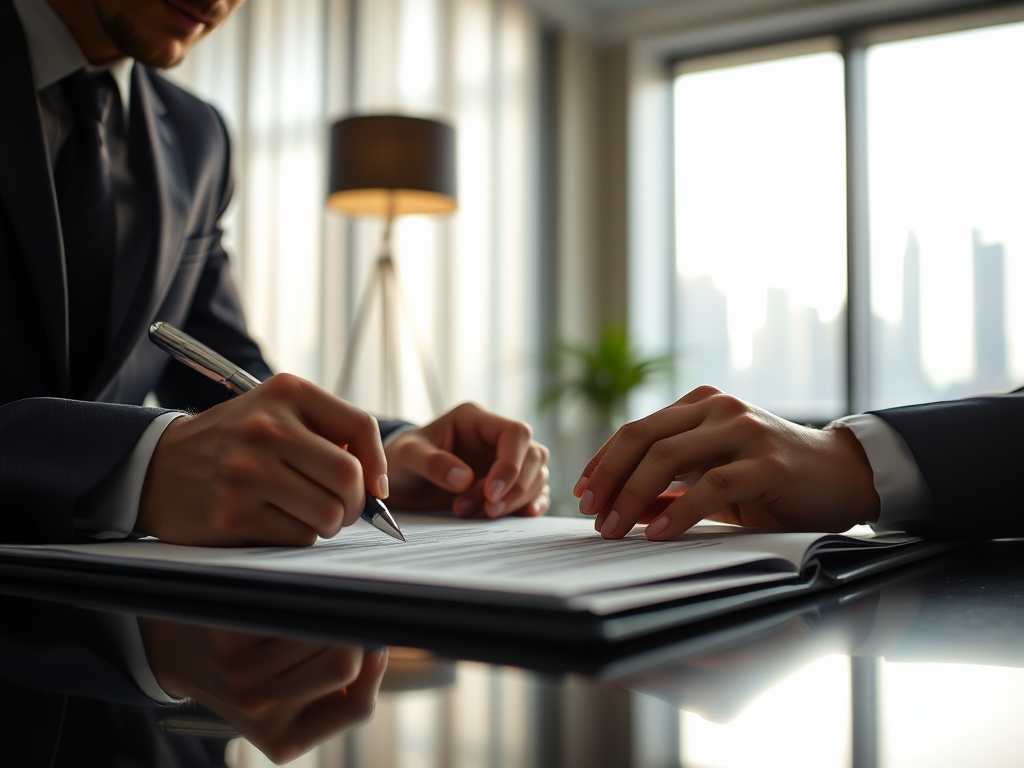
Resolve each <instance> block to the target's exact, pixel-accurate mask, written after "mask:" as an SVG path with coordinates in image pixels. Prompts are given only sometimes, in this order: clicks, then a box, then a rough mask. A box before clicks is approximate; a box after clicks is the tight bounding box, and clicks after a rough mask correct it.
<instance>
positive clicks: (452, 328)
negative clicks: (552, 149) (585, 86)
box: [172, 0, 539, 421]
mask: <svg viewBox="0 0 1024 768" xmlns="http://www.w3.org/2000/svg"><path fill="white" fill-rule="evenodd" d="M538 38H539V33H538V28H537V25H536V22H535V20H534V18H533V16H532V15H531V14H530V13H529V12H528V11H527V10H526V9H525V8H524V7H523V6H521V5H520V4H519V3H518V2H514V1H513V0H348V1H347V2H345V1H344V0H341V1H339V0H251V2H249V3H248V4H246V5H244V6H243V7H242V8H241V9H240V11H239V13H238V15H237V17H236V18H234V19H232V20H231V21H230V22H229V23H228V24H227V25H226V26H225V28H224V29H223V30H220V31H218V32H217V33H216V34H215V35H213V36H211V38H210V39H209V40H207V41H205V42H204V43H203V44H201V45H200V46H199V47H198V48H197V49H196V50H195V51H193V53H192V54H191V55H190V56H189V58H188V59H187V61H186V62H185V64H184V65H182V67H181V68H180V69H178V70H176V71H175V72H174V73H172V77H174V78H176V79H177V80H178V81H179V82H182V83H183V84H185V85H186V86H187V87H189V88H191V89H192V90H194V91H195V92H196V93H198V94H199V95H201V96H203V97H204V98H207V99H209V100H210V101H212V102H213V103H214V104H216V105H217V106H218V107H219V108H220V109H221V111H222V113H223V114H224V116H225V119H226V121H227V123H228V127H229V129H230V130H231V133H232V135H233V138H234V140H235V165H236V177H237V180H238V185H237V191H236V203H235V205H234V207H233V209H232V211H231V213H230V215H229V217H228V228H229V237H228V242H229V245H230V246H231V248H232V252H233V256H234V263H235V267H236V270H237V275H238V278H239V284H240V286H241V289H242V293H243V296H244V299H245V302H246V306H247V309H248V315H249V322H250V325H251V327H252V330H253V333H254V335H255V336H256V337H257V338H258V339H259V340H260V341H261V342H262V343H263V344H264V346H265V349H266V352H267V355H268V357H269V358H270V361H271V363H272V365H274V366H275V367H276V368H277V369H278V370H288V371H292V372H294V373H297V374H300V375H302V376H306V377H308V378H310V379H312V380H314V381H316V382H318V383H320V384H321V385H323V386H326V387H333V386H334V384H335V382H336V379H337V376H338V372H339V368H340V365H341V359H342V355H343V352H344V347H345V344H346V343H347V340H348V334H349V329H350V327H351V323H352V318H353V314H354V312H355V307H356V304H357V302H358V298H359V296H360V295H361V293H362V290H363V287H364V285H365V283H366V280H367V277H368V274H369V270H370V268H371V267H372V264H373V259H374V257H375V256H376V250H377V247H378V243H379V239H380V234H381V226H382V223H381V222H380V221H377V220H373V219H367V220H343V219H340V218H338V217H336V216H334V215H333V214H328V213H326V212H325V210H324V198H325V190H326V166H327V160H328V158H327V148H326V136H327V128H328V126H329V125H330V123H331V122H332V121H333V120H335V119H337V118H339V117H340V116H342V115H343V114H347V113H361V114H370V113H400V114H411V115H418V116H425V117H435V118H440V119H444V120H448V121H450V122H452V123H453V124H454V125H455V127H456V130H457V134H458V162H459V175H458V182H459V211H458V212H457V213H456V214H454V215H452V216H449V217H446V218H430V217H408V218H405V219H401V220H399V222H398V223H397V227H396V231H395V238H396V239H395V257H396V261H397V262H398V267H399V273H400V276H401V279H402V282H403V284H404V286H405V289H406V293H407V295H408V296H409V299H410V304H411V309H412V314H413V315H414V318H415V323H414V325H415V327H416V331H417V332H418V333H419V334H421V335H422V337H423V338H424V340H425V341H426V344H427V347H428V349H429V350H430V352H431V356H432V358H433V360H434V362H435V364H436V366H437V370H438V373H439V376H440V379H441V384H442V390H443V392H444V396H445V401H446V405H453V404H455V403H457V402H461V401H463V400H467V399H472V400H476V401H478V402H481V403H483V404H485V405H487V406H489V407H492V408H495V409H500V410H501V411H503V412H505V413H508V414H510V415H514V416H519V417H528V416H530V415H531V413H532V411H533V405H534V403H535V401H536V391H535V380H536V376H535V371H536V368H537V366H536V363H537V349H536V346H537V345H536V341H535V340H536V339H537V338H538V337H539V333H538V329H537V326H536V320H535V318H536V317H537V298H536V297H537V296H538V293H539V292H538V291H537V290H536V286H535V283H536V280H537V278H536V275H537V274H538V269H537V264H536V261H537V253H538V248H537V247H536V244H537V222H536V213H535V206H534V201H535V200H536V199H537V195H536V194H535V189H536V186H537V174H536V167H535V162H534V155H535V150H534V148H535V141H534V139H535V136H534V131H535V130H536V125H537V123H538V119H537V103H538V99H537V96H536V91H537V78H538V73H537V70H536V67H537V61H538V55H537V47H538V44H539V39H538ZM378 332H379V331H378V329H377V328H376V327H375V326H373V325H371V327H370V328H369V336H368V337H367V338H366V339H365V341H364V343H363V345H362V347H361V352H360V355H359V358H358V360H357V368H356V375H355V378H354V390H353V392H352V398H351V399H352V400H353V401H354V402H356V403H357V404H358V405H360V406H362V407H364V408H367V409H368V410H371V411H373V412H377V413H379V412H380V411H379V410H378V409H379V408H380V407H381V405H382V398H381V397H380V392H381V387H380V379H379V372H380V365H379V360H378V357H377V356H378V354H379V346H380V342H379V335H378ZM375 342H376V343H375ZM401 366H402V367H401V374H402V392H401V402H402V408H401V411H402V413H401V414H395V415H401V416H404V417H406V418H410V419H412V420H416V421H422V420H426V419H428V418H429V417H430V416H431V415H432V414H431V413H430V408H429V405H428V401H427V396H426V390H425V388H424V386H423V383H422V381H421V378H420V375H419V372H418V368H417V365H416V357H415V354H414V347H413V344H412V340H411V338H409V337H408V336H406V337H405V347H404V349H403V355H402V360H401Z"/></svg>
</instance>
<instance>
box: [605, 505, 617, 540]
mask: <svg viewBox="0 0 1024 768" xmlns="http://www.w3.org/2000/svg"><path fill="white" fill-rule="evenodd" d="M620 522H622V515H620V514H619V513H618V512H616V511H615V510H614V509H613V510H612V513H611V514H610V515H608V519H607V520H605V521H604V525H602V526H601V535H602V536H604V537H605V538H606V539H607V538H608V537H609V536H613V535H614V534H615V531H617V530H618V529H619V523H620Z"/></svg>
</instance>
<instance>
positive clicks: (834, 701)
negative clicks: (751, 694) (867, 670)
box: [679, 656, 850, 768]
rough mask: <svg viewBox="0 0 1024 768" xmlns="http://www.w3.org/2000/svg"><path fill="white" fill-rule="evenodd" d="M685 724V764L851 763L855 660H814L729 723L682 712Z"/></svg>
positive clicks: (763, 767)
mask: <svg viewBox="0 0 1024 768" xmlns="http://www.w3.org/2000/svg"><path fill="white" fill-rule="evenodd" d="M747 671H748V672H749V670H747ZM680 729H681V734H680V743H681V750H680V756H679V758H680V763H681V764H682V765H685V766H686V768H750V766H757V768H805V767H806V768H846V766H847V765H848V762H849V753H850V660H849V658H848V657H846V656H826V657H825V658H823V659H819V660H817V661H815V662H814V663H812V664H809V665H808V666H806V667H804V668H803V669H801V670H800V671H798V672H796V673H795V674H792V675H790V676H789V677H787V678H786V679H784V680H783V681H781V682H780V683H779V684H778V685H776V686H775V687H773V688H771V689H769V690H768V691H767V692H765V693H763V694H762V695H761V696H760V697H758V698H757V699H756V700H755V701H754V702H753V703H751V704H750V705H749V706H748V707H747V708H746V709H744V710H743V712H742V713H741V714H740V716H739V717H737V718H736V719H735V720H733V721H732V722H729V723H726V724H722V725H720V724H716V723H710V722H708V721H706V720H704V719H703V718H702V717H701V716H700V715H697V714H693V713H690V712H683V713H681V715H680Z"/></svg>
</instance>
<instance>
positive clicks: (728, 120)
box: [676, 41, 846, 418]
mask: <svg viewBox="0 0 1024 768" xmlns="http://www.w3.org/2000/svg"><path fill="white" fill-rule="evenodd" d="M823 42H824V43H825V44H826V45H827V44H828V43H830V42H831V41H823ZM832 47H833V50H824V51H813V52H810V53H801V54H799V55H795V56H786V57H784V58H778V57H774V58H770V59H769V60H767V61H764V60H762V61H753V62H744V63H740V64H735V65H732V66H725V67H720V68H704V67H705V66H706V65H707V64H708V63H713V62H694V63H692V64H690V66H689V68H687V67H686V66H685V65H684V69H683V73H682V74H681V76H680V77H679V78H678V79H677V81H676V189H677V194H676V205H677V213H676V222H677V227H676V237H677V250H676V254H677V255H676V265H677V273H678V275H677V280H678V286H679V289H678V291H679V293H678V295H679V309H680V312H679V318H680V322H681V327H680V331H681V337H680V338H681V347H680V354H679V355H678V357H677V360H678V364H679V366H678V367H679V374H680V377H681V379H682V381H683V389H684V390H689V389H692V388H693V387H695V386H698V385H700V384H713V385H715V386H718V387H720V388H721V389H724V390H727V391H729V392H733V393H735V394H737V395H739V396H740V397H744V398H747V399H750V400H755V401H757V402H758V403H760V404H762V405H764V406H765V407H767V408H770V409H771V410H774V411H777V412H780V413H786V414H790V415H798V416H800V417H803V418H828V417H829V416H830V415H831V414H834V413H835V412H836V411H838V410H840V409H841V408H842V407H843V401H844V397H845V396H844V383H843V376H842V368H841V361H842V348H843V339H844V335H845V328H844V326H843V306H844V302H845V300H846V159H845V158H846V150H845V126H844V116H843V115H844V113H843V59H842V57H841V56H840V55H839V54H838V53H836V52H835V50H834V48H835V43H832ZM772 54H773V51H771V50H769V51H762V52H754V55H753V56H752V57H751V58H754V57H761V58H763V57H766V56H772Z"/></svg>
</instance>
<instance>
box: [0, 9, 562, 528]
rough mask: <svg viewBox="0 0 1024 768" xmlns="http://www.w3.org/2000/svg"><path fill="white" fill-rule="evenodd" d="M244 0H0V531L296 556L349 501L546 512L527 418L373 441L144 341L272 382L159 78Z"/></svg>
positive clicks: (308, 398) (286, 389)
mask: <svg viewBox="0 0 1024 768" xmlns="http://www.w3.org/2000/svg"><path fill="white" fill-rule="evenodd" d="M242 2H243V0H0V98H2V99H3V104H4V111H3V117H2V118H0V350H2V352H0V355H2V357H0V359H2V360H3V363H2V372H3V375H2V376H0V540H4V541H21V542H41V541H50V542H57V541H75V540H81V539H83V538H84V539H102V538H118V537H125V536H128V535H131V534H133V533H137V534H150V535H155V536H159V537H161V538H163V539H165V540H167V541H172V542H179V543H193V544H210V545H231V544H241V543H254V542H263V543H277V544H296V545H303V544H311V543H312V542H314V541H315V540H316V537H317V535H320V536H333V535H334V534H336V533H337V532H338V531H339V530H340V529H341V528H342V527H343V526H345V525H349V524H351V523H353V522H354V521H355V520H356V519H358V517H359V514H360V512H361V510H362V506H363V502H364V499H365V495H366V494H370V495H373V496H376V497H379V498H383V497H388V496H389V493H390V494H391V495H390V498H391V499H392V500H393V501H394V502H395V503H396V504H397V505H398V506H405V507H408V506H433V507H435V508H436V506H437V505H439V504H446V505H451V506H452V507H453V508H454V509H455V511H456V512H457V513H458V514H461V515H463V516H467V515H471V514H476V513H480V512H482V513H484V514H486V515H488V516H490V517H500V516H502V515H505V514H509V513H518V514H543V512H545V511H546V509H547V506H548V504H549V500H548V491H547V468H546V462H547V451H546V449H545V448H544V447H543V446H541V445H539V444H537V443H535V442H534V441H532V440H531V436H530V431H529V428H528V427H527V426H526V425H525V424H522V423H520V422H516V421H511V420H508V419H503V418H501V417H498V416H496V415H494V414H491V413H488V412H486V411H484V410H483V409H480V408H478V407H476V406H471V405H463V406H459V407H458V408H456V409H454V410H453V411H451V412H450V413H448V414H446V415H445V416H443V417H441V418H440V419H438V420H437V421H436V422H434V423H433V424H430V425H428V426H426V427H424V428H420V429H414V428H411V427H410V426H409V425H403V424H401V423H398V422H381V423H380V425H379V429H378V423H377V422H376V420H374V419H373V418H372V417H370V416H368V415H367V414H365V413H364V412H362V411H360V410H359V409H358V408H355V407H354V406H352V405H349V404H348V403H345V402H343V401H341V400H339V399H337V398H335V397H333V396H332V395H330V394H328V393H326V392H323V391H322V390H320V389H318V388H316V387H315V386H313V385H312V384H310V383H308V382H305V381H303V380H301V379H298V378H296V377H292V376H287V375H279V376H275V377H273V378H270V379H269V381H268V382H267V383H265V384H264V385H263V386H261V387H259V388H257V389H256V390H254V391H253V392H250V393H248V394H246V395H244V396H242V397H239V398H237V399H235V400H232V401H226V400H227V398H226V394H227V392H226V390H223V391H222V390H220V389H219V388H218V387H217V386H216V385H214V384H212V383H211V382H208V381H205V380H203V379H202V378H201V377H199V376H197V375H196V374H195V373H194V372H192V371H189V370H188V369H186V368H185V367H183V366H180V365H177V364H170V365H169V364H168V360H167V358H166V357H165V356H164V355H163V354H162V353H161V352H159V351H158V350H156V349H155V348H154V347H153V346H152V345H151V344H150V343H149V341H148V340H147V338H146V331H147V329H148V327H149V325H150V324H151V323H152V322H153V321H156V320H164V321H167V322H169V323H171V324H173V325H176V326H178V327H181V328H183V329H184V330H185V331H186V332H187V333H190V334H191V335H193V336H195V337H196V338H198V339H199V340H201V341H203V342H205V343H206V344H208V345H210V346H211V347H213V348H215V349H216V350H218V351H219V352H221V353H222V354H223V355H224V356H225V357H227V358H229V359H231V360H233V361H234V362H236V363H238V364H239V365H241V366H242V367H243V368H245V369H246V370H248V371H250V372H251V373H253V374H254V375H255V376H257V377H258V378H261V379H265V378H269V377H270V376H271V371H270V370H269V369H268V367H267V365H266V363H265V362H264V360H263V358H262V355H261V354H260V351H259V348H258V347H257V345H256V344H255V343H254V342H253V341H252V339H251V338H250V337H249V335H248V333H247V331H246V327H245V322H244V319H243V315H242V311H241V305H240V302H239V297H238V294H237V291H236V289H235V286H234V283H233V282H232V279H231V275H230V270H229V266H228V259H227V255H226V254H225V252H224V249H223V247H222V246H221V229H220V218H221V216H222V215H223V213H224V210H225V208H226V207H227V205H228V203H229V201H230V199H231V193H232V184H231V175H230V143H229V141H228V137H227V134H226V131H225V129H224V125H223V123H222V121H221V119H220V117H219V116H218V115H217V113H216V112H215V111H214V110H213V109H212V108H211V107H210V106H208V105H207V104H205V103H203V102H201V101H199V100H198V99H196V98H194V97H193V96H191V95H189V94H188V93H186V92H185V91H183V90H181V89H180V88H177V87H176V86H173V85H171V84H170V83H168V82H167V81H166V80H164V79H163V78H162V77H161V76H160V75H159V74H158V73H157V71H156V70H157V69H159V68H163V67H169V66H173V65H174V64H176V63H178V62H179V61H181V59H182V58H183V57H184V56H185V55H186V54H187V52H188V50H189V49H190V48H191V46H192V45H194V44H195V43H196V42H197V41H198V40H200V39H201V38H203V37H204V36H205V35H207V34H209V33H210V32H211V31H212V30H214V29H216V28H217V27H218V26H219V25H220V24H222V23H223V22H224V21H225V20H226V19H227V18H228V17H229V16H230V15H231V13H232V12H233V11H234V10H235V9H236V8H237V7H238V6H239V5H241V3H242ZM149 392H154V393H156V395H157V397H158V399H159V401H160V403H161V405H162V406H163V407H162V408H144V407H142V406H141V403H142V401H143V399H144V398H145V396H146V395H147V393H149ZM193 414H198V415H193ZM382 436H383V438H384V442H383V443H382Z"/></svg>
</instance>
